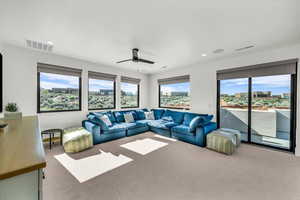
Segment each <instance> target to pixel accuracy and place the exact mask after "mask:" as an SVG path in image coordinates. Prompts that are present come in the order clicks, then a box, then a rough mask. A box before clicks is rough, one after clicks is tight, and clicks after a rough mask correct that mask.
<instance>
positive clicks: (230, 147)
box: [206, 131, 236, 155]
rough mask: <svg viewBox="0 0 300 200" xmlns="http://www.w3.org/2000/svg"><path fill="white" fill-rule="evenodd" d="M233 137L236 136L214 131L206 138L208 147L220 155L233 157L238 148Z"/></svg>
mask: <svg viewBox="0 0 300 200" xmlns="http://www.w3.org/2000/svg"><path fill="white" fill-rule="evenodd" d="M232 137H235V136H234V135H224V134H222V133H220V132H218V131H214V132H212V133H210V134H208V135H207V136H206V145H207V146H206V147H207V148H208V149H211V150H214V151H217V152H220V153H225V154H227V155H231V154H233V152H234V151H235V148H236V145H235V144H234V143H233V138H232Z"/></svg>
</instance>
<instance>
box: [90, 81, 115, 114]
mask: <svg viewBox="0 0 300 200" xmlns="http://www.w3.org/2000/svg"><path fill="white" fill-rule="evenodd" d="M90 79H91V78H88V99H87V102H88V110H111V109H116V80H113V89H114V107H113V108H89V105H90V104H89V96H90ZM92 79H95V78H92ZM95 80H100V81H101V80H102V79H95Z"/></svg>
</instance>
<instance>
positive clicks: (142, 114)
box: [133, 110, 146, 120]
mask: <svg viewBox="0 0 300 200" xmlns="http://www.w3.org/2000/svg"><path fill="white" fill-rule="evenodd" d="M135 113H136V115H137V120H144V119H146V116H145V111H144V110H136V111H135ZM133 117H134V116H133Z"/></svg>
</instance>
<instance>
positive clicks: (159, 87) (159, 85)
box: [158, 81, 191, 110]
mask: <svg viewBox="0 0 300 200" xmlns="http://www.w3.org/2000/svg"><path fill="white" fill-rule="evenodd" d="M186 83H191V82H190V81H188V82H186ZM161 85H170V84H158V107H159V108H167V109H176V110H190V109H191V105H190V108H180V107H168V106H161V100H160V97H161V95H160V94H161V92H160V89H161ZM190 103H191V102H190Z"/></svg>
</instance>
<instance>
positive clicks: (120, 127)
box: [103, 123, 126, 134]
mask: <svg viewBox="0 0 300 200" xmlns="http://www.w3.org/2000/svg"><path fill="white" fill-rule="evenodd" d="M122 124H126V123H122ZM122 124H119V123H118V124H113V125H112V126H111V127H109V128H108V130H103V134H109V133H115V132H122V131H126V126H124V125H122Z"/></svg>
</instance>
